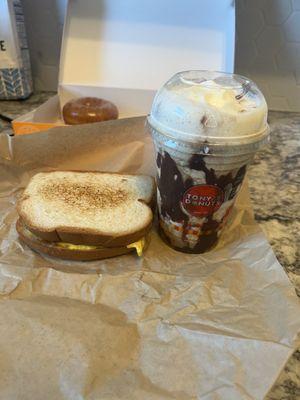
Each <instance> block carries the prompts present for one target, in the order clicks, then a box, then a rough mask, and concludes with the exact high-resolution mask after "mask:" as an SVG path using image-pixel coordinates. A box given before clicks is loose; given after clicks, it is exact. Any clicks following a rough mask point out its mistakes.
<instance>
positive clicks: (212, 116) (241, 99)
mask: <svg viewBox="0 0 300 400" xmlns="http://www.w3.org/2000/svg"><path fill="white" fill-rule="evenodd" d="M267 111H268V110H267V104H266V101H265V99H264V96H263V95H262V93H261V92H260V91H259V89H258V88H257V86H256V85H255V84H254V83H253V82H252V81H250V80H249V79H247V78H244V77H241V76H239V75H233V74H226V73H219V72H209V71H188V72H182V73H179V74H176V75H175V76H174V77H173V78H171V79H170V80H169V81H168V82H167V83H166V84H165V85H164V86H163V87H162V88H161V89H160V90H159V92H158V93H157V95H156V97H155V99H154V102H153V106H152V111H151V114H150V116H149V123H150V125H151V126H152V127H153V128H155V129H157V130H159V131H160V132H162V133H163V134H165V135H167V136H170V137H172V138H175V139H179V140H180V139H181V140H188V141H192V142H194V141H196V142H197V141H199V140H209V139H211V138H216V139H225V140H226V139H230V140H232V139H235V140H236V139H237V140H238V139H239V138H243V139H245V138H247V137H251V136H253V135H259V134H263V133H265V132H266V131H267V129H268V125H267Z"/></svg>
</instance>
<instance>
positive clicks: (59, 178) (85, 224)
mask: <svg viewBox="0 0 300 400" xmlns="http://www.w3.org/2000/svg"><path fill="white" fill-rule="evenodd" d="M154 191H155V184H154V180H153V178H151V177H149V176H142V175H121V174H114V173H101V172H75V171H54V172H42V173H38V174H37V175H35V176H34V177H33V178H32V179H31V181H30V182H29V184H28V186H27V188H26V189H25V191H24V193H23V195H22V196H21V198H20V200H19V202H18V205H17V209H18V213H19V215H20V217H21V219H22V221H23V222H24V224H25V225H26V227H27V228H28V229H29V230H30V231H31V232H32V233H34V234H35V235H36V236H38V237H40V238H41V239H43V240H46V241H49V242H68V243H73V244H81V245H99V246H105V247H122V246H126V245H128V244H130V243H132V242H135V241H137V240H139V239H140V238H141V237H143V236H145V235H146V234H147V233H148V232H149V230H150V228H151V224H152V219H153V214H152V210H151V207H150V205H151V204H152V202H153V198H154Z"/></svg>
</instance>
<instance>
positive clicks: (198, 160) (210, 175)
mask: <svg viewBox="0 0 300 400" xmlns="http://www.w3.org/2000/svg"><path fill="white" fill-rule="evenodd" d="M205 157H206V156H205V155H202V154H193V155H192V156H191V158H190V160H189V164H188V166H189V168H191V169H193V170H196V171H202V172H204V174H205V181H206V184H207V185H213V186H218V187H219V188H220V189H222V190H223V191H224V193H225V194H226V199H227V200H231V199H233V198H234V196H235V195H236V193H237V190H238V188H239V186H240V184H241V183H242V181H243V178H244V176H245V173H246V166H245V165H244V166H242V167H241V168H240V169H239V170H238V172H237V174H236V175H235V176H234V177H233V176H232V173H231V172H229V173H228V174H224V175H220V176H219V177H217V175H216V173H215V171H214V170H213V169H212V168H210V169H209V168H207V166H206V163H205ZM157 166H158V168H160V177H159V179H158V184H157V185H158V190H159V192H160V197H161V214H162V216H163V217H164V218H166V217H169V218H170V219H171V220H172V221H174V222H177V223H181V224H182V228H183V232H182V241H183V242H185V243H186V242H187V230H188V229H189V217H188V215H187V214H185V213H184V212H183V211H182V209H181V201H182V198H183V195H184V193H185V192H186V190H187V189H188V188H190V187H191V186H193V185H194V181H193V179H192V178H191V177H188V178H187V179H186V180H184V179H183V177H182V174H181V172H180V171H179V169H178V167H177V165H176V163H175V161H174V160H173V159H172V157H171V156H170V154H169V153H168V152H166V151H165V152H164V154H163V155H162V154H160V153H158V155H157ZM222 222H223V221H216V220H214V219H213V215H209V216H207V217H206V220H205V222H204V223H203V225H202V227H201V230H202V232H201V234H200V236H199V238H198V241H197V243H196V245H195V246H194V248H190V247H189V246H188V245H187V246H185V247H184V248H180V250H181V251H185V252H191V253H203V252H205V251H207V250H209V249H211V248H212V247H213V246H214V245H215V244H216V243H217V240H218V230H219V228H220V225H221V224H222Z"/></svg>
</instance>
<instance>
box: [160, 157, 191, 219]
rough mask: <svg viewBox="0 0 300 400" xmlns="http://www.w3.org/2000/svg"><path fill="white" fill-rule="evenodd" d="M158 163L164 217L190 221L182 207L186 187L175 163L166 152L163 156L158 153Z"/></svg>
mask: <svg viewBox="0 0 300 400" xmlns="http://www.w3.org/2000/svg"><path fill="white" fill-rule="evenodd" d="M156 162H157V166H158V167H159V168H160V178H159V179H158V182H157V186H158V190H159V193H160V197H161V214H162V216H163V217H167V216H169V217H170V218H171V219H172V220H173V221H175V222H183V221H185V220H188V216H187V215H186V214H185V213H184V212H183V211H182V210H181V207H180V201H181V198H182V196H183V194H184V192H185V190H186V185H185V182H184V181H183V178H182V175H181V173H180V171H179V169H178V168H177V165H176V163H175V161H174V160H173V159H172V158H171V156H170V154H169V153H167V152H166V151H165V152H164V155H163V156H162V155H161V154H160V153H158V155H157V160H156Z"/></svg>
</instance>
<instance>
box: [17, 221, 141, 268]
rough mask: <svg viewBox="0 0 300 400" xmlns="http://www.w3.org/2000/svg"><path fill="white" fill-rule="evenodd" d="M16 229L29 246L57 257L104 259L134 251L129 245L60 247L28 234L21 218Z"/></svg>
mask: <svg viewBox="0 0 300 400" xmlns="http://www.w3.org/2000/svg"><path fill="white" fill-rule="evenodd" d="M16 229H17V232H18V234H19V238H20V239H21V241H22V242H24V243H25V244H27V246H29V247H30V248H31V249H33V250H35V251H37V252H40V253H43V254H46V255H48V256H51V257H57V258H60V259H63V260H74V261H92V260H102V259H104V258H111V257H116V256H120V255H123V254H128V253H130V252H132V251H134V249H132V248H130V249H128V248H127V247H107V248H101V249H93V250H71V249H66V248H62V247H58V246H57V245H56V244H55V243H49V242H44V241H42V240H40V239H39V238H34V237H30V236H28V234H26V229H25V226H24V224H23V222H22V221H21V219H18V221H17V224H16Z"/></svg>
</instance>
